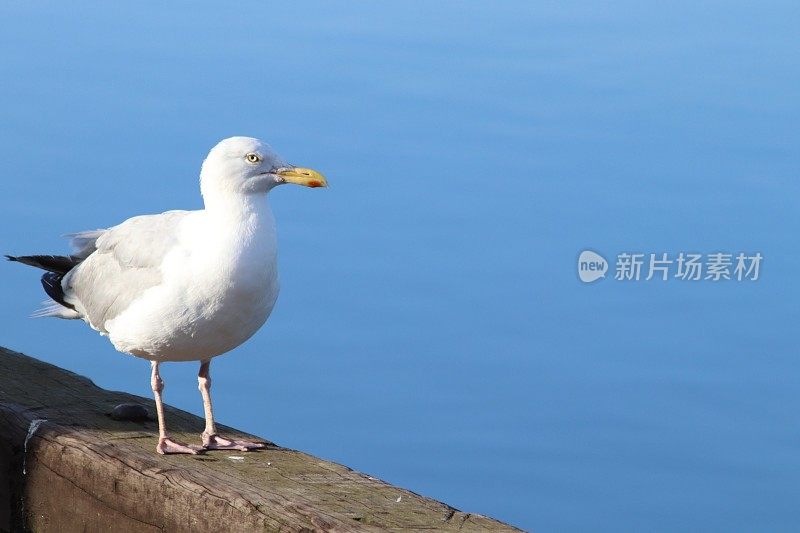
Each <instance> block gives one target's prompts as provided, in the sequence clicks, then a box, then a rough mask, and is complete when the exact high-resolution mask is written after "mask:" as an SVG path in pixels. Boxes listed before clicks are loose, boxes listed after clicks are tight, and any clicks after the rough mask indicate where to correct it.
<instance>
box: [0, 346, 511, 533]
mask: <svg viewBox="0 0 800 533" xmlns="http://www.w3.org/2000/svg"><path fill="white" fill-rule="evenodd" d="M123 402H134V403H138V404H141V405H145V406H147V407H148V409H149V410H150V412H151V413H152V412H154V411H153V405H152V401H151V400H149V399H145V398H141V397H138V396H133V395H130V394H125V393H121V392H110V391H106V390H103V389H101V388H99V387H97V386H95V385H94V384H93V383H92V382H91V381H89V380H88V379H86V378H84V377H82V376H79V375H77V374H73V373H71V372H68V371H66V370H63V369H60V368H58V367H55V366H53V365H49V364H47V363H43V362H41V361H38V360H36V359H33V358H31V357H27V356H25V355H23V354H20V353H16V352H12V351H10V350H6V349H4V348H0V530H3V531H24V530H32V531H58V532H69V531H125V532H154V531H214V532H224V531H382V530H386V529H395V530H398V529H409V530H419V529H439V530H444V531H446V530H461V531H518V530H516V529H514V528H513V527H511V526H508V525H506V524H503V523H501V522H497V521H495V520H492V519H490V518H486V517H484V516H480V515H476V514H471V513H463V512H461V511H458V510H456V509H453V508H452V507H449V506H447V505H445V504H443V503H441V502H438V501H435V500H432V499H430V498H424V497H422V496H419V495H417V494H414V493H413V492H409V491H407V490H404V489H401V488H398V487H394V486H392V485H389V484H387V483H384V482H383V481H380V480H378V479H375V478H372V477H370V476H367V475H364V474H360V473H358V472H354V471H353V470H351V469H349V468H347V467H345V466H342V465H338V464H335V463H331V462H328V461H323V460H322V459H318V458H316V457H313V456H311V455H308V454H305V453H302V452H298V451H295V450H289V449H286V448H281V447H279V446H276V445H274V444H272V443H270V444H269V446H268V447H267V448H266V449H265V450H261V451H255V452H249V453H242V452H210V453H208V454H205V455H199V456H185V455H171V456H159V455H157V454H156V453H155V451H154V449H155V444H156V435H157V433H158V429H157V427H156V424H155V423H154V422H152V421H145V422H124V421H117V420H113V419H112V418H111V417H110V416H109V414H110V413H111V411H112V410H113V409H114V407H115V406H116V405H117V404H120V403H123ZM167 416H168V417H169V424H170V431H171V433H172V434H173V435H174V436H175V437H176V438H178V439H181V440H184V441H192V440H196V439H197V434H198V433H199V432H201V431H202V428H203V421H202V420H201V419H200V418H198V417H196V416H194V415H191V414H189V413H186V412H184V411H180V410H178V409H174V408H171V407H167ZM225 432H226V434H229V435H231V436H236V437H241V438H250V439H253V436H252V435H246V434H244V433H241V432H238V431H236V430H232V429H230V428H225ZM4 480H6V481H4Z"/></svg>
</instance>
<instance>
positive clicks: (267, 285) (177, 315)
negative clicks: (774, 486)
mask: <svg viewBox="0 0 800 533" xmlns="http://www.w3.org/2000/svg"><path fill="white" fill-rule="evenodd" d="M284 183H293V184H296V185H304V186H306V187H326V186H327V181H326V179H325V177H324V176H322V174H320V173H319V172H317V171H315V170H311V169H309V168H301V167H296V166H293V165H290V164H288V163H287V162H286V161H285V160H284V159H282V158H281V157H280V156H279V155H278V154H277V153H275V151H273V149H272V148H271V147H270V146H269V145H268V144H266V143H264V142H262V141H260V140H258V139H255V138H252V137H231V138H228V139H224V140H223V141H220V142H219V143H218V144H217V145H216V146H215V147H214V148H212V149H211V151H210V152H209V153H208V156H207V157H206V159H205V161H204V162H203V165H202V169H201V171H200V192H201V194H202V196H203V204H204V209H200V210H197V211H167V212H164V213H161V214H157V215H142V216H136V217H133V218H129V219H128V220H126V221H124V222H123V223H121V224H119V225H118V226H114V227H112V228H108V229H98V230H94V231H84V232H80V233H73V234H70V235H67V236H68V237H71V244H72V246H73V249H74V251H73V253H72V254H70V255H66V256H64V255H30V256H6V257H7V258H8V259H9V260H11V261H18V262H20V263H24V264H26V265H30V266H34V267H38V268H41V269H43V270H46V271H47V272H46V273H45V274H44V275H43V276H42V286H43V287H44V291H45V292H46V293H47V296H48V297H49V299H48V300H46V301H45V302H44V303H45V306H44V307H43V308H42V309H40V310H39V311H38V312H36V313H35V314H34V316H37V317H45V316H48V317H58V318H65V319H82V320H83V321H84V322H86V323H87V324H89V326H91V327H92V328H93V329H94V330H96V331H98V332H99V333H100V334H101V335H104V336H107V337H108V338H109V340H110V341H111V343H112V344H113V345H114V347H115V348H116V349H117V350H118V351H120V352H123V353H127V354H131V355H134V356H136V357H140V358H143V359H147V360H149V361H150V364H151V375H150V385H151V387H152V389H153V395H154V397H155V403H156V412H157V415H158V436H159V438H158V444H157V445H156V451H157V452H158V453H160V454H179V453H185V454H197V453H199V452H201V451H204V450H240V451H248V450H253V449H256V448H261V447H263V446H264V444H263V443H256V442H249V441H244V440H236V439H231V438H225V437H223V436H221V435H218V434H217V429H216V426H215V424H214V414H213V410H212V406H211V374H210V367H211V359H212V358H213V357H216V356H218V355H222V354H224V353H226V352H229V351H230V350H232V349H234V348H236V347H237V346H239V345H240V344H242V343H243V342H245V341H246V340H247V339H249V338H250V337H251V336H252V335H253V334H254V333H255V332H256V331H258V329H259V328H260V327H261V326H262V325H264V323H265V322H266V321H267V318H269V315H270V313H271V312H272V308H273V307H274V305H275V301H276V299H277V297H278V290H279V283H278V269H277V238H276V232H275V219H274V217H273V215H272V211H271V210H270V207H269V203H268V202H267V194H268V193H269V192H270V191H271V190H272V189H273V188H275V187H276V186H278V185H281V184H284ZM166 361H199V362H200V370H199V372H198V376H197V379H198V385H199V389H200V394H201V396H202V399H203V411H204V414H205V430H204V431H203V433H202V436H201V437H202V446H197V445H188V444H184V443H182V442H178V441H175V440H173V439H171V438H170V437H169V434H168V433H167V429H166V425H165V422H164V404H163V401H162V398H161V394H162V391H163V390H164V381H163V380H162V379H161V376H160V374H159V365H160V364H161V363H162V362H166Z"/></svg>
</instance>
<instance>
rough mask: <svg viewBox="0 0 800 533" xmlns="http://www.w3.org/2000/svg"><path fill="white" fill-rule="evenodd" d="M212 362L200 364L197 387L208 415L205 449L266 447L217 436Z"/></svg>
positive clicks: (204, 435)
mask: <svg viewBox="0 0 800 533" xmlns="http://www.w3.org/2000/svg"><path fill="white" fill-rule="evenodd" d="M210 368H211V361H203V362H202V363H200V372H198V373H197V387H198V388H199V389H200V395H201V396H202V397H203V411H205V415H206V429H205V431H203V448H205V449H207V450H239V451H242V452H247V451H250V450H254V449H257V448H263V447H264V445H263V444H262V443H259V442H250V441H246V440H233V439H226V438H223V437H220V436H219V435H217V426H216V425H215V424H214V411H213V409H212V408H211V371H210Z"/></svg>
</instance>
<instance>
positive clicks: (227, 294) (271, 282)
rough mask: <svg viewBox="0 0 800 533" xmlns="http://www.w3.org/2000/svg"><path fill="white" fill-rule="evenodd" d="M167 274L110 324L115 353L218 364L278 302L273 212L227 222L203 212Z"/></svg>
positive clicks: (188, 227)
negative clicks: (216, 360)
mask: <svg viewBox="0 0 800 533" xmlns="http://www.w3.org/2000/svg"><path fill="white" fill-rule="evenodd" d="M180 243H181V244H180V246H178V247H176V248H175V250H173V251H171V252H170V253H169V254H168V255H167V256H166V258H165V260H164V263H163V265H162V267H161V270H162V273H163V282H162V283H161V284H159V285H158V286H156V287H152V288H150V289H148V290H147V291H146V293H145V294H143V295H142V297H141V298H139V299H137V300H136V301H135V302H134V304H133V305H131V306H130V308H128V309H127V310H125V311H124V312H123V313H121V314H120V315H119V316H118V317H117V318H115V319H114V320H111V321H109V322H108V323H107V324H106V329H107V330H108V332H109V338H110V339H111V342H112V343H113V344H114V346H115V347H116V348H117V349H118V350H120V351H124V352H128V353H131V354H133V355H137V356H140V357H144V358H146V359H151V360H152V359H156V360H160V361H191V360H201V359H208V358H211V357H215V356H217V355H220V354H223V353H225V352H227V351H229V350H232V349H233V348H235V347H237V346H239V345H240V344H242V343H243V342H244V341H246V340H247V339H249V338H250V337H251V336H252V335H253V334H254V333H255V332H256V331H258V329H259V328H260V327H261V326H262V325H263V324H264V322H266V320H267V318H268V317H269V315H270V313H271V312H272V308H273V307H274V305H275V301H276V299H277V297H278V290H279V284H278V271H277V239H276V233H275V222H274V218H273V217H272V213H271V212H270V210H269V206H268V204H267V203H266V202H263V208H260V209H258V211H256V212H252V213H246V214H245V216H238V217H237V216H232V217H229V218H225V217H217V216H212V215H210V214H209V213H208V212H207V211H197V212H195V213H192V216H191V217H187V223H186V224H185V226H184V227H183V228H182V229H181V238H180Z"/></svg>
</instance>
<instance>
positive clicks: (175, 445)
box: [156, 437, 203, 455]
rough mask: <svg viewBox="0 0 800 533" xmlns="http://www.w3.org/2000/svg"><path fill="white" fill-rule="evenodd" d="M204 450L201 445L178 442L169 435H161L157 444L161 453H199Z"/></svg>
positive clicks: (157, 448)
mask: <svg viewBox="0 0 800 533" xmlns="http://www.w3.org/2000/svg"><path fill="white" fill-rule="evenodd" d="M202 450H203V448H201V447H200V446H195V445H194V444H183V443H182V442H176V441H174V440H172V439H170V438H169V437H161V438H160V439H158V444H157V445H156V451H157V452H158V453H160V454H161V455H167V454H173V453H187V454H191V455H197V454H198V453H200V452H201V451H202Z"/></svg>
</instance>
